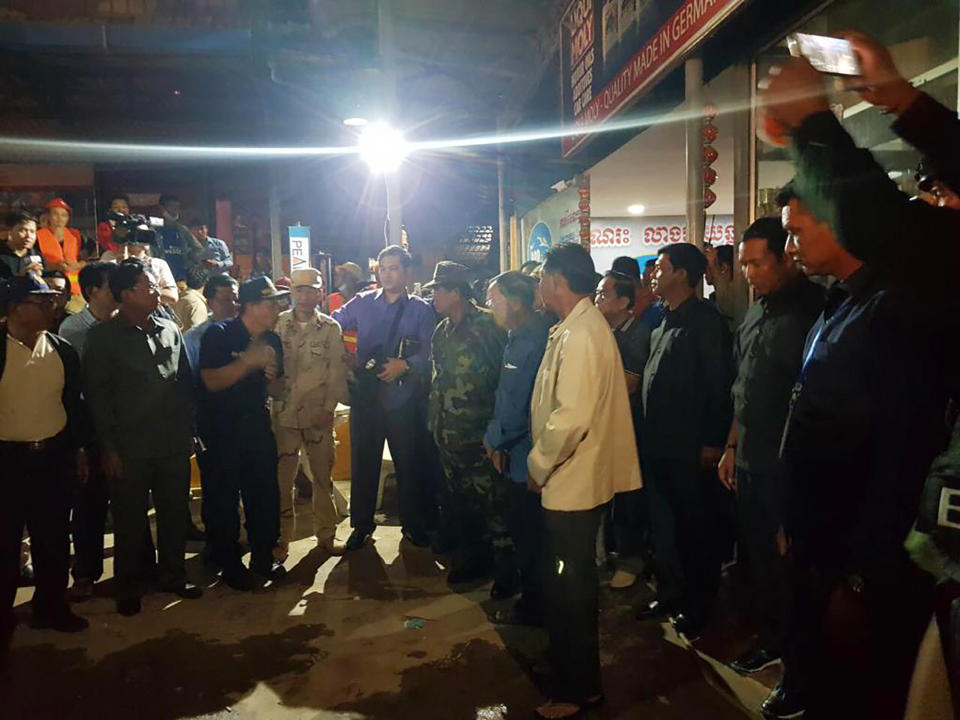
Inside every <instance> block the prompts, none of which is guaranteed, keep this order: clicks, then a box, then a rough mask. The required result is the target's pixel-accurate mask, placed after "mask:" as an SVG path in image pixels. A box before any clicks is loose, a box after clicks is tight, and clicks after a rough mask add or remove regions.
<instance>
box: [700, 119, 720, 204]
mask: <svg viewBox="0 0 960 720" xmlns="http://www.w3.org/2000/svg"><path fill="white" fill-rule="evenodd" d="M703 116H704V122H703V208H704V210H706V209H707V208H708V207H710V206H711V205H713V204H714V203H715V202H716V201H717V194H716V193H715V192H714V191H713V190H712V189H711V185H713V184H714V183H715V182H716V181H717V171H716V169H715V168H713V167H712V165H713V164H714V163H715V162H716V161H717V158H718V157H720V153H718V152H717V149H716V148H715V147H714V146H713V143H714V142H716V139H717V136H718V135H719V132H718V131H717V126H716V125H714V124H713V121H714V120H715V119H716V117H717V108H716V106H715V105H706V106H705V107H704V108H703Z"/></svg>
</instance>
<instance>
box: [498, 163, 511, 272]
mask: <svg viewBox="0 0 960 720" xmlns="http://www.w3.org/2000/svg"><path fill="white" fill-rule="evenodd" d="M506 165H507V161H506V158H504V156H503V154H502V153H501V154H499V155H497V206H498V209H499V213H498V216H499V217H498V219H499V224H500V229H499V231H498V233H497V237H498V238H499V245H500V272H505V271H507V270H509V269H510V229H509V226H508V224H507V223H508V221H507V188H506V174H507V168H506Z"/></svg>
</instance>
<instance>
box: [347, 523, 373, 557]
mask: <svg viewBox="0 0 960 720" xmlns="http://www.w3.org/2000/svg"><path fill="white" fill-rule="evenodd" d="M371 534H372V533H371V532H369V531H368V530H361V529H360V528H355V529H354V531H353V532H352V533H350V537H349V538H347V542H346V544H345V545H344V546H343V549H344V550H346V551H347V552H353V551H354V550H359V549H360V548H362V547H363V546H364V545H366V544H367V540H369V539H370V535H371Z"/></svg>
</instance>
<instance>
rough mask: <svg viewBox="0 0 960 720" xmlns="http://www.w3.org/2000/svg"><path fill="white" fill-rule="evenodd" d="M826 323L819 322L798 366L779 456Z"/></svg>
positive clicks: (785, 442) (781, 455) (781, 453)
mask: <svg viewBox="0 0 960 720" xmlns="http://www.w3.org/2000/svg"><path fill="white" fill-rule="evenodd" d="M834 316H835V315H834ZM828 325H829V321H828V320H827V319H826V318H824V320H823V322H822V323H821V324H820V327H818V328H817V332H816V333H815V334H814V336H813V340H812V341H811V342H810V348H809V349H808V350H807V353H806V355H804V356H803V364H802V365H801V366H800V374H799V375H798V376H797V381H796V382H795V383H794V384H793V390H791V391H790V405H789V407H788V408H787V419H786V421H785V422H784V423H783V434H782V435H781V436H780V457H783V449H784V447H786V444H787V433H789V432H790V423H791V421H792V420H793V411H794V409H795V408H796V406H797V401H798V400H799V399H800V393H801V392H803V384H804V383H805V382H806V381H807V369H808V368H809V367H810V361H811V360H813V353H814V352H815V351H816V349H817V343H819V342H820V338H821V337H822V336H823V331H824V330H826V329H827V326H828Z"/></svg>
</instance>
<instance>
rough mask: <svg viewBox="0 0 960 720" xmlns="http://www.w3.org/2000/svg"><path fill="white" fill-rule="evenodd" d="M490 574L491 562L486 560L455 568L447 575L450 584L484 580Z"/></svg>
mask: <svg viewBox="0 0 960 720" xmlns="http://www.w3.org/2000/svg"><path fill="white" fill-rule="evenodd" d="M489 574H490V564H489V563H485V562H470V563H466V564H464V565H461V566H460V567H457V568H454V569H453V570H451V571H450V572H449V574H448V575H447V584H448V585H459V584H461V583H468V582H473V581H474V580H483V579H485V578H486V577H487V576H488V575H489Z"/></svg>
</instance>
